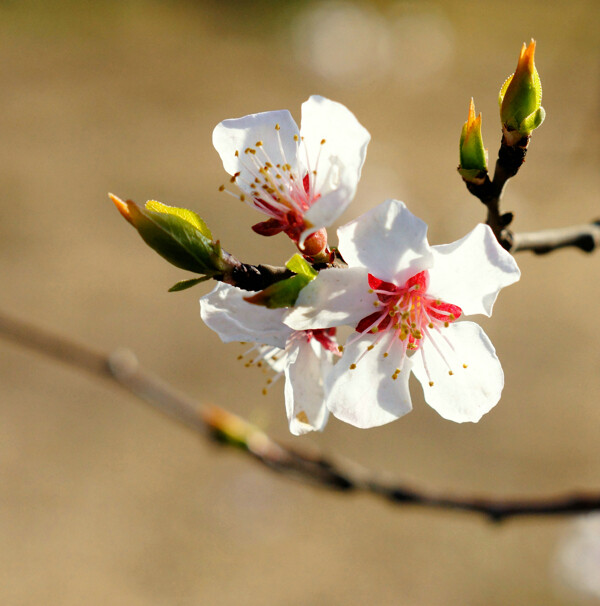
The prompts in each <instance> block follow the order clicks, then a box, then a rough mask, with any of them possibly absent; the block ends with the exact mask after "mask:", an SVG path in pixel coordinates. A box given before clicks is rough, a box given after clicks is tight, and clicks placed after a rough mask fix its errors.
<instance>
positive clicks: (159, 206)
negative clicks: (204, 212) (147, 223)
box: [146, 200, 212, 240]
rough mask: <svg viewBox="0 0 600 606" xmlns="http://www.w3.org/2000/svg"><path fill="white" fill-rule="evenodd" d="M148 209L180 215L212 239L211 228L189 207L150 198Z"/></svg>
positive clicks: (147, 204)
mask: <svg viewBox="0 0 600 606" xmlns="http://www.w3.org/2000/svg"><path fill="white" fill-rule="evenodd" d="M146 209H147V210H153V211H155V212H158V213H163V214H167V215H174V216H176V217H179V218H180V219H183V220H184V221H187V222H188V223H191V224H192V225H193V226H194V227H195V228H196V229H197V230H198V231H199V232H200V233H201V234H202V235H203V236H205V237H207V238H208V239H209V240H212V234H211V233H210V229H208V226H207V225H206V223H205V222H204V221H203V220H202V219H201V218H200V217H199V216H198V215H197V214H196V213H195V212H193V211H191V210H188V209H187V208H178V207H177V206H168V205H167V204H163V203H162V202H158V201H157V200H148V202H146Z"/></svg>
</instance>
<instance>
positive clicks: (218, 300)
mask: <svg viewBox="0 0 600 606" xmlns="http://www.w3.org/2000/svg"><path fill="white" fill-rule="evenodd" d="M250 295H252V292H249V291H247V290H241V289H240V288H236V287H235V286H230V285H229V284H223V283H219V284H217V286H216V287H215V288H214V289H213V290H212V291H211V292H210V293H208V294H207V295H205V296H204V297H202V298H201V299H200V316H201V317H202V319H203V320H204V322H205V323H206V325H207V326H208V327H209V328H211V329H212V330H214V331H215V332H216V333H217V334H218V335H219V337H221V340H222V341H223V342H224V343H229V342H231V341H251V342H253V343H260V344H264V345H271V346H274V347H279V348H284V347H285V343H286V340H287V339H288V337H289V336H290V335H291V334H292V329H291V328H289V327H287V326H286V325H285V324H283V322H282V319H283V314H284V313H285V309H267V308H266V307H262V306H260V305H253V304H252V303H248V302H247V301H244V299H243V297H247V296H250Z"/></svg>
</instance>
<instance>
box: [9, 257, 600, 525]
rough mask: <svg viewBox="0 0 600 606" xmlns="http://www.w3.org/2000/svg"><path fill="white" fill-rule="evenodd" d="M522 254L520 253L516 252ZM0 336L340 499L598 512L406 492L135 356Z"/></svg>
mask: <svg viewBox="0 0 600 606" xmlns="http://www.w3.org/2000/svg"><path fill="white" fill-rule="evenodd" d="M521 250H523V249H521ZM0 336H2V337H4V338H5V339H8V340H11V341H13V342H15V343H17V344H19V345H22V346H24V347H28V348H30V349H32V350H34V351H37V352H38V353H43V354H45V355H47V356H49V357H51V358H54V359H56V360H60V361H62V362H65V363H67V364H69V365H71V366H73V367H75V368H78V369H80V370H85V371H87V372H89V373H91V374H92V375H95V376H97V377H101V378H104V379H109V380H111V381H113V382H116V383H117V384H118V385H119V386H121V387H123V388H125V389H127V390H129V391H130V392H132V393H133V394H135V395H136V396H138V397H139V398H140V399H142V400H143V401H144V402H146V403H147V404H150V405H151V406H153V407H154V408H155V409H157V410H159V411H160V412H162V413H163V414H165V415H167V416H168V417H170V418H171V419H173V420H175V421H177V422H179V423H180V424H182V425H184V426H185V427H187V428H188V429H191V430H193V431H195V432H197V433H200V434H202V435H204V436H206V437H208V438H212V439H214V440H216V441H218V442H221V443H223V444H226V445H228V446H233V447H236V448H238V449H240V450H242V451H243V452H246V453H247V454H249V455H250V456H251V457H252V458H254V459H255V460H257V461H259V462H260V463H262V464H263V465H265V466H266V467H268V468H270V469H272V470H274V471H277V472H279V473H282V474H284V475H287V476H290V477H295V478H297V479H299V480H301V481H303V482H306V483H310V484H313V485H317V486H320V487H322V488H328V489H330V490H337V491H341V492H345V493H351V492H354V493H358V492H363V493H367V494H371V495H374V496H379V497H381V498H383V499H385V500H387V501H389V502H390V503H393V504H395V505H407V504H410V505H414V506H417V505H418V506H422V507H430V508H436V509H449V510H460V511H467V512H472V513H479V514H482V515H484V516H485V517H487V518H488V519H489V520H491V521H494V522H501V521H503V520H506V519H508V518H512V517H517V516H532V515H537V516H541V515H543V516H553V515H570V514H579V513H583V512H590V511H599V510H600V494H572V495H567V496H552V497H547V498H539V499H498V498H490V497H477V496H468V497H467V496H463V497H459V496H451V495H443V494H441V493H436V492H433V491H428V490H424V489H419V488H415V487H411V486H407V485H404V484H389V483H387V482H383V481H381V480H380V479H378V478H377V477H376V476H375V475H374V474H373V473H372V472H370V471H368V470H364V469H363V468H361V467H359V466H358V465H357V464H354V463H351V462H348V461H343V462H342V461H340V462H335V461H333V460H330V459H328V458H327V457H325V456H324V455H322V454H321V453H319V452H316V451H312V452H309V451H308V450H296V449H292V448H288V447H285V446H282V445H281V444H279V443H277V442H275V441H274V440H272V439H271V438H270V437H269V436H267V435H266V434H265V433H263V432H262V431H261V430H260V429H258V428H257V427H256V426H254V425H252V424H251V423H248V422H247V421H245V420H244V419H242V418H240V417H238V416H236V415H234V414H232V413H230V412H227V411H226V410H224V409H222V408H219V407H216V406H206V405H200V404H198V403H197V402H195V401H194V400H192V399H190V398H188V397H186V396H185V395H183V394H180V393H179V392H177V391H176V390H175V389H174V388H173V387H171V386H170V385H168V384H167V383H165V382H163V381H161V380H160V379H159V378H157V377H155V376H154V375H153V374H151V373H149V372H148V371H146V370H144V369H143V368H142V367H141V366H140V364H139V363H138V361H137V358H136V357H135V355H134V354H133V353H131V352H130V351H128V350H117V351H115V352H113V353H112V354H106V353H103V352H99V351H97V350H94V349H93V348H91V347H88V346H87V345H82V344H79V343H75V342H74V341H71V340H69V339H66V338H64V337H61V336H58V335H55V334H53V333H51V332H48V331H46V330H43V329H41V328H39V327H37V326H34V325H32V324H28V323H25V322H22V321H20V320H17V319H15V318H12V317H10V316H8V315H5V314H2V313H0Z"/></svg>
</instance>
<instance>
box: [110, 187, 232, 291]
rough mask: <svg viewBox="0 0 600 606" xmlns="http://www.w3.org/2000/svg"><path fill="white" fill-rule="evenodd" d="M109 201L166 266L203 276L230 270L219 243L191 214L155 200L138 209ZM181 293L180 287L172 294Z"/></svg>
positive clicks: (199, 219)
mask: <svg viewBox="0 0 600 606" xmlns="http://www.w3.org/2000/svg"><path fill="white" fill-rule="evenodd" d="M109 197H110V199H111V201H112V202H113V204H114V205H115V206H116V207H117V210H118V211H119V212H120V213H121V215H122V216H123V217H124V218H125V219H126V220H127V221H128V222H129V223H131V225H133V227H135V229H136V230H137V231H138V233H139V234H140V236H141V237H142V239H143V240H144V242H146V244H148V246H150V248H152V249H154V250H155V251H156V252H157V253H158V254H159V255H160V256H161V257H163V258H164V259H166V260H167V261H169V263H171V264H173V265H175V266H176V267H180V268H181V269H186V270H188V271H192V272H194V273H197V274H202V275H204V276H214V275H216V274H221V273H224V272H227V271H228V270H230V269H231V267H230V265H229V262H228V258H227V255H226V254H225V253H224V252H223V251H222V250H221V245H220V244H219V242H218V241H216V242H215V241H214V240H213V239H212V234H211V232H210V230H209V229H208V227H207V225H206V223H205V222H204V221H203V220H202V219H201V218H200V217H199V216H198V215H197V214H196V213H194V212H192V211H191V210H187V209H185V208H177V207H176V206H167V205H166V204H162V203H161V202H157V201H156V200H150V201H148V202H146V205H145V206H144V207H140V206H138V205H137V204H136V203H135V202H132V201H131V200H127V201H124V200H121V199H120V198H118V197H117V196H114V195H113V194H109ZM190 285H191V284H190ZM181 289H182V288H181V285H179V287H178V288H176V289H175V290H181Z"/></svg>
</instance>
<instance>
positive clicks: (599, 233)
mask: <svg viewBox="0 0 600 606" xmlns="http://www.w3.org/2000/svg"><path fill="white" fill-rule="evenodd" d="M569 246H573V247H575V248H579V249H581V250H582V251H584V252H588V253H591V252H593V251H594V250H596V249H597V248H600V219H596V220H595V221H593V222H592V223H587V224H584V225H573V226H571V227H561V228H558V229H546V230H543V231H534V232H525V233H517V234H513V242H512V246H511V248H510V252H511V253H516V252H521V251H524V250H530V251H532V252H534V253H535V254H536V255H545V254H546V253H549V252H552V251H553V250H558V249H559V248H566V247H569Z"/></svg>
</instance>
